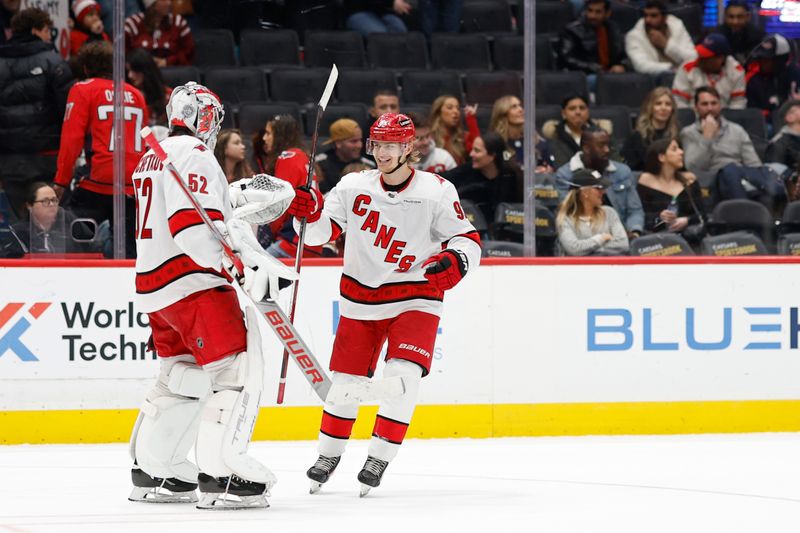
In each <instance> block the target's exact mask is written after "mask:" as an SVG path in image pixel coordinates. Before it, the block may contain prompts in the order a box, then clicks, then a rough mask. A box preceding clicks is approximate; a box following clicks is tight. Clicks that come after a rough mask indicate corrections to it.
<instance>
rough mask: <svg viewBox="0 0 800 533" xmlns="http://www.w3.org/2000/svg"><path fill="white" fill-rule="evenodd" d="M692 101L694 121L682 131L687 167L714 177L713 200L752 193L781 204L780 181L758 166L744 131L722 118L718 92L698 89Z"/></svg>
mask: <svg viewBox="0 0 800 533" xmlns="http://www.w3.org/2000/svg"><path fill="white" fill-rule="evenodd" d="M694 99H695V112H696V113H697V121H696V122H695V123H694V124H690V125H689V126H686V127H685V128H683V129H682V130H681V144H682V145H683V146H685V147H686V153H685V159H686V168H688V169H689V170H691V171H692V172H694V173H695V174H698V175H700V173H706V175H709V174H712V175H716V180H717V182H716V187H715V194H714V196H715V199H716V200H726V199H729V198H748V197H750V196H751V195H750V194H749V193H753V196H757V195H761V198H760V199H761V200H762V201H764V203H769V204H770V207H776V206H780V205H782V203H783V202H784V201H785V200H786V191H785V189H784V186H783V183H782V181H781V180H780V178H779V177H778V176H777V174H775V173H774V172H773V171H771V169H769V168H768V167H763V166H762V165H761V159H759V157H758V154H756V151H755V148H753V141H752V140H751V139H750V136H749V135H748V134H747V132H746V131H745V130H744V128H742V127H741V126H740V125H738V124H736V123H735V122H730V121H728V120H726V119H725V118H724V117H723V116H722V105H721V104H720V97H719V93H718V92H717V90H716V89H715V88H713V87H700V88H699V89H697V92H696V94H695V97H694Z"/></svg>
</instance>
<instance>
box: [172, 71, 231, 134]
mask: <svg viewBox="0 0 800 533" xmlns="http://www.w3.org/2000/svg"><path fill="white" fill-rule="evenodd" d="M167 117H168V119H169V129H170V131H172V130H173V128H175V127H176V126H183V127H185V128H186V129H188V130H189V131H191V132H192V134H193V135H194V136H195V137H197V138H198V139H200V140H201V141H203V143H205V145H206V146H208V148H209V149H210V150H213V149H214V146H215V145H216V144H217V134H218V133H219V129H220V126H221V124H222V119H223V118H225V109H224V108H223V107H222V104H221V103H220V101H219V98H218V97H217V95H216V94H214V93H213V92H212V91H211V90H209V89H208V88H207V87H205V86H204V85H200V84H199V83H195V82H193V81H190V82H188V83H186V84H185V85H179V86H178V87H175V89H173V91H172V94H171V95H170V97H169V102H168V103H167Z"/></svg>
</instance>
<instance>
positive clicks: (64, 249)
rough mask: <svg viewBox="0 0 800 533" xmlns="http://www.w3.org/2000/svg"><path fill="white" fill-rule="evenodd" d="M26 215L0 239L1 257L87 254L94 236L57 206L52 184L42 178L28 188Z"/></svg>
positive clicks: (56, 197)
mask: <svg viewBox="0 0 800 533" xmlns="http://www.w3.org/2000/svg"><path fill="white" fill-rule="evenodd" d="M25 207H26V210H27V217H25V218H24V219H23V220H20V221H19V222H17V223H15V224H13V225H12V226H11V227H10V228H9V231H8V232H7V233H5V234H4V235H3V238H2V239H0V257H9V258H12V257H22V256H23V255H25V254H64V253H87V252H89V251H90V249H91V243H90V242H89V241H91V239H92V237H93V235H92V231H91V230H89V228H87V227H86V226H85V225H84V224H81V223H79V222H78V223H76V222H75V215H73V214H72V213H70V212H69V211H68V210H66V209H62V208H60V207H59V206H58V196H56V192H55V190H53V187H52V186H50V185H49V184H47V183H44V182H42V181H35V182H33V183H32V184H31V185H30V187H28V192H27V196H26V201H25Z"/></svg>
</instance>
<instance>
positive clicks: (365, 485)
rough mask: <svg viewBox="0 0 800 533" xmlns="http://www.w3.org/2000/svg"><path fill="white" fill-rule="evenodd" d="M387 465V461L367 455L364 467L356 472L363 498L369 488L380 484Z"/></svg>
mask: <svg viewBox="0 0 800 533" xmlns="http://www.w3.org/2000/svg"><path fill="white" fill-rule="evenodd" d="M387 466H389V462H388V461H382V460H380V459H376V458H375V457H372V456H371V455H370V456H369V457H367V462H366V463H364V468H362V469H361V472H359V473H358V480H359V481H360V482H361V494H360V496H361V497H362V498H363V497H364V496H366V495H367V493H368V492H369V489H371V488H374V487H377V486H378V485H380V484H381V478H382V477H383V473H384V472H385V471H386V467H387Z"/></svg>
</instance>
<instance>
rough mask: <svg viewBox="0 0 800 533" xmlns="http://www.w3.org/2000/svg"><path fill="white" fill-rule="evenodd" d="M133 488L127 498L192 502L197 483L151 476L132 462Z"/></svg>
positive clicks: (195, 497) (150, 501)
mask: <svg viewBox="0 0 800 533" xmlns="http://www.w3.org/2000/svg"><path fill="white" fill-rule="evenodd" d="M131 481H133V490H132V491H131V494H130V496H128V499H129V500H130V501H132V502H147V503H194V502H196V501H197V493H196V492H195V489H197V483H189V482H187V481H181V480H180V479H177V478H174V477H170V478H160V477H152V476H149V475H148V474H146V473H145V472H144V471H142V469H141V468H139V467H138V466H137V465H135V464H134V466H133V468H132V469H131Z"/></svg>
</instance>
